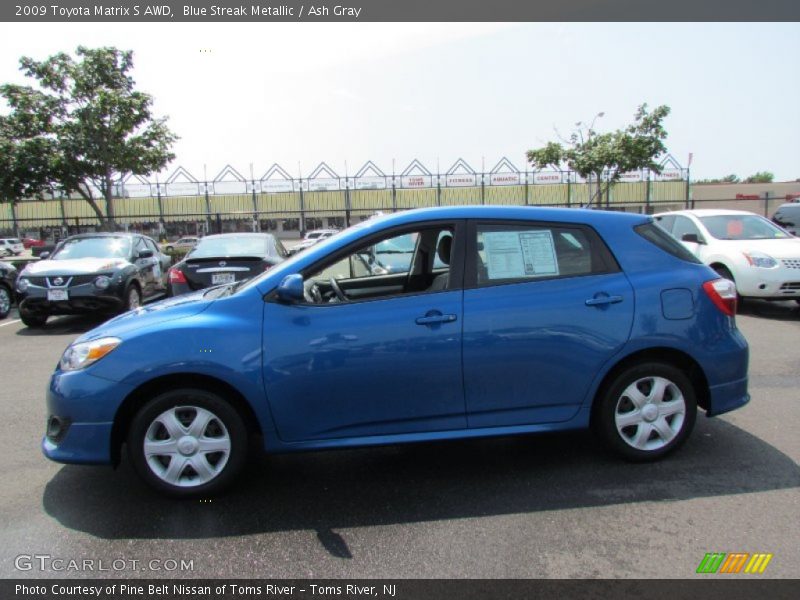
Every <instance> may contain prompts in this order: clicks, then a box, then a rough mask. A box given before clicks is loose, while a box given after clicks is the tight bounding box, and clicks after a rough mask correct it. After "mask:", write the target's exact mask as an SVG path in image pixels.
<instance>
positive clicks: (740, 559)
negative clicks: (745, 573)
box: [719, 552, 750, 573]
mask: <svg viewBox="0 0 800 600" xmlns="http://www.w3.org/2000/svg"><path fill="white" fill-rule="evenodd" d="M748 558H750V554H749V553H747V552H731V553H730V554H728V558H727V560H726V561H725V562H724V563H723V564H722V568H721V569H720V570H719V572H720V573H738V572H739V571H741V570H742V567H744V563H745V562H746V561H747V559H748Z"/></svg>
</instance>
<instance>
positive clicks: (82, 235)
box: [62, 231, 147, 241]
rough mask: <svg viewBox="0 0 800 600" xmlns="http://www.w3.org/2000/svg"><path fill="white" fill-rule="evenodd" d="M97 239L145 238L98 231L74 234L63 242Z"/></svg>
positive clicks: (139, 235)
mask: <svg viewBox="0 0 800 600" xmlns="http://www.w3.org/2000/svg"><path fill="white" fill-rule="evenodd" d="M98 237H127V238H134V237H147V236H145V235H143V234H141V233H130V232H128V231H119V232H115V231H98V232H95V233H76V234H75V235H71V236H69V237H66V238H64V240H79V239H84V238H98ZM62 241H63V240H62Z"/></svg>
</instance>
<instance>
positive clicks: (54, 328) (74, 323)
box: [16, 314, 111, 336]
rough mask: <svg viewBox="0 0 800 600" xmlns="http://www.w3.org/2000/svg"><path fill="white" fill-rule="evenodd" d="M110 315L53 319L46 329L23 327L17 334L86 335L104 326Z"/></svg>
mask: <svg viewBox="0 0 800 600" xmlns="http://www.w3.org/2000/svg"><path fill="white" fill-rule="evenodd" d="M110 318H111V317H109V316H108V315H102V314H101V315H69V316H63V317H51V318H50V319H48V320H47V323H45V325H44V327H34V328H31V327H23V328H22V329H19V330H18V331H17V332H16V333H17V335H24V336H36V335H66V334H69V333H86V332H87V331H89V330H90V329H94V328H95V327H97V326H99V325H102V324H103V323H105V322H106V321H108V319H110Z"/></svg>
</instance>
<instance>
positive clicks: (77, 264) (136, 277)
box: [17, 233, 172, 327]
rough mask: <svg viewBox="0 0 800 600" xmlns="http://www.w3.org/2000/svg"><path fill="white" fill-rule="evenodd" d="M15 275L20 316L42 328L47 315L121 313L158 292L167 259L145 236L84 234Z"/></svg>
mask: <svg viewBox="0 0 800 600" xmlns="http://www.w3.org/2000/svg"><path fill="white" fill-rule="evenodd" d="M42 259H43V260H40V261H38V262H35V263H31V264H29V265H28V266H26V267H25V269H23V271H22V272H21V273H20V274H19V278H18V279H17V293H18V299H19V316H20V319H22V322H23V323H25V325H27V326H28V327H42V326H43V325H44V324H45V322H46V321H47V318H48V317H49V316H50V315H66V314H80V313H94V312H98V311H100V312H112V313H113V312H120V311H122V312H124V311H127V310H133V309H135V308H138V307H140V306H141V305H142V302H143V301H144V300H149V299H152V298H156V297H158V296H163V295H164V294H165V292H166V272H167V269H168V268H169V265H170V263H171V262H172V259H171V258H170V257H169V256H167V255H166V254H163V253H162V252H160V251H159V250H158V247H157V246H156V243H155V242H154V241H153V240H152V239H150V238H149V237H146V236H143V235H138V234H130V233H84V234H81V235H74V236H72V237H68V238H66V239H65V240H62V241H61V242H59V244H58V246H56V248H55V250H54V251H53V254H52V255H51V254H49V253H43V254H42Z"/></svg>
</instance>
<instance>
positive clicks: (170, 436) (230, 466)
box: [128, 388, 247, 497]
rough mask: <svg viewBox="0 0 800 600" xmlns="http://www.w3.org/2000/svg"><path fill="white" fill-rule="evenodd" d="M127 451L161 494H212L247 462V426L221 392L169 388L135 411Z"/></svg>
mask: <svg viewBox="0 0 800 600" xmlns="http://www.w3.org/2000/svg"><path fill="white" fill-rule="evenodd" d="M128 454H129V456H130V458H131V461H132V462H133V465H134V467H135V468H136V471H137V472H138V473H139V475H140V476H141V477H142V478H143V479H144V480H145V481H146V482H147V483H148V484H150V485H151V486H152V487H154V488H156V489H157V490H159V491H161V492H164V493H167V494H170V495H173V496H182V497H188V496H202V495H212V494H216V493H219V492H220V491H222V490H223V489H225V488H226V487H228V486H229V485H230V484H231V483H232V482H233V480H234V479H235V477H236V475H237V474H238V473H239V471H240V470H241V468H242V466H243V465H244V462H245V457H246V454H247V428H246V427H245V425H244V422H243V421H242V418H241V416H240V415H239V413H238V412H237V411H236V409H235V408H233V407H232V406H231V405H230V404H229V403H227V402H226V401H225V400H224V399H223V398H222V397H220V396H218V395H217V394H214V393H212V392H208V391H204V390H198V389H189V388H184V389H176V390H171V391H168V392H165V393H163V394H160V395H159V396H156V397H155V398H153V399H152V400H151V401H149V402H148V403H147V404H145V405H144V406H143V407H142V408H141V409H140V410H139V412H138V413H137V414H136V416H135V417H134V419H133V422H132V423H131V426H130V429H129V432H128Z"/></svg>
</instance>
